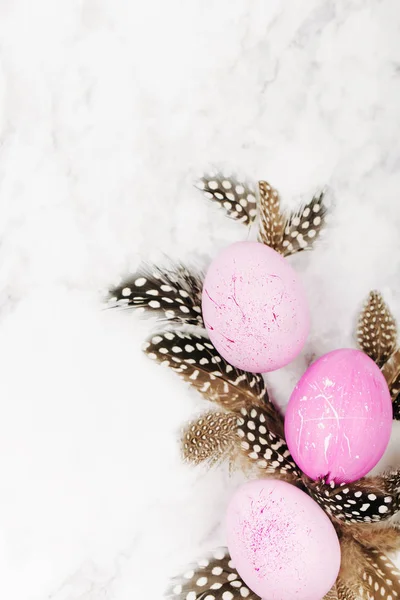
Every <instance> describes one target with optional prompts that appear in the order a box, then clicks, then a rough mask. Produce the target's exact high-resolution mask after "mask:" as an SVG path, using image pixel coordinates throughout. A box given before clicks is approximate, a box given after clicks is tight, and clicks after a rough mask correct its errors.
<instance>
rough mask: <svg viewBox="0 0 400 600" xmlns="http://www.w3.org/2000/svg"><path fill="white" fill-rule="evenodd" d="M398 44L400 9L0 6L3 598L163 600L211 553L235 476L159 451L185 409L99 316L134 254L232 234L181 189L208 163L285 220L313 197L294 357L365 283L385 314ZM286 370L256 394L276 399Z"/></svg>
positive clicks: (166, 378) (291, 4) (292, 374)
mask: <svg viewBox="0 0 400 600" xmlns="http://www.w3.org/2000/svg"><path fill="white" fill-rule="evenodd" d="M399 40H400V5H399V2H398V0H307V1H303V2H296V1H294V0H292V1H290V0H288V1H287V2H281V1H280V0H267V1H266V0H219V1H218V2H205V1H204V0H168V1H165V0H146V1H145V2H143V1H139V0H36V1H35V2H32V1H30V0H0V141H1V143H0V366H1V371H0V407H1V408H0V574H1V575H0V596H1V597H4V598H7V600H128V599H129V600H132V598H146V599H148V600H161V597H162V592H163V590H164V587H165V584H166V581H167V578H168V576H169V575H170V574H171V573H173V572H175V571H176V570H179V569H180V567H181V566H182V565H184V564H185V563H186V562H187V561H188V560H190V559H192V558H194V557H196V556H198V555H199V554H201V553H202V552H203V551H204V550H206V549H208V548H210V547H212V546H214V545H216V544H221V543H224V532H223V528H222V527H221V517H222V515H223V513H224V507H225V505H226V502H227V499H228V498H229V495H230V493H231V492H232V490H233V489H234V488H235V486H236V485H237V483H238V481H239V479H240V477H239V476H238V475H236V476H230V474H229V473H228V470H227V468H226V467H225V466H222V467H220V468H218V469H214V470H212V471H209V472H207V471H203V470H201V469H199V470H194V471H193V470H191V469H189V468H187V467H184V466H182V465H181V464H180V462H179V454H178V448H177V444H176V439H177V435H176V434H177V432H178V431H179V427H180V424H181V422H182V421H183V420H185V419H187V418H188V417H189V416H191V415H192V414H193V412H195V411H197V410H199V409H200V408H201V407H202V401H201V400H200V399H199V398H198V397H197V396H196V395H195V394H192V393H189V391H188V390H187V388H186V387H185V386H184V385H183V384H182V383H181V382H180V381H179V380H178V379H177V378H176V377H175V376H174V375H173V374H170V373H168V372H167V371H165V370H161V369H159V368H157V366H156V365H154V364H153V363H151V362H150V361H147V360H146V359H145V358H144V357H143V356H142V354H141V351H140V345H141V342H142V341H143V339H144V338H145V337H146V335H147V334H148V332H149V331H150V329H151V327H152V323H151V322H149V321H144V322H143V321H140V320H138V319H136V318H135V317H132V316H131V315H127V314H122V313H120V312H119V313H118V312H109V311H104V310H102V304H101V301H102V297H103V292H104V290H105V289H106V288H107V286H108V285H109V284H110V283H112V282H115V281H117V280H118V277H119V276H120V275H121V274H123V273H125V272H126V271H127V270H129V269H133V268H134V267H135V265H136V264H137V263H138V261H139V259H140V258H143V257H144V258H149V257H151V258H157V257H159V256H161V255H162V253H165V254H167V255H170V256H172V257H173V258H174V257H185V258H187V257H190V256H192V259H193V261H195V262H198V263H200V264H205V263H207V261H208V260H209V259H210V257H212V256H213V255H214V254H215V253H216V251H217V249H218V248H219V247H221V246H223V245H225V244H227V243H229V242H231V241H233V240H239V239H244V237H245V236H246V235H247V234H246V232H245V231H244V230H243V229H242V227H241V226H240V225H237V224H235V223H232V222H229V221H228V220H226V219H224V217H223V216H222V215H221V214H220V213H218V212H216V211H214V210H213V208H212V206H210V205H209V204H207V202H206V201H204V200H203V199H202V198H201V196H200V195H199V193H198V192H197V191H196V190H195V189H194V188H193V186H192V182H193V180H194V179H195V178H196V177H197V176H198V175H201V174H202V173H203V172H204V171H205V170H207V168H208V167H209V166H210V165H220V166H225V167H226V168H227V169H228V170H231V171H233V172H243V173H245V174H246V175H247V176H249V177H250V178H253V179H254V180H256V179H257V178H266V179H268V180H269V181H270V182H271V183H272V184H273V185H274V186H275V187H277V188H278V189H279V190H280V192H281V194H282V198H283V201H284V202H285V204H286V205H288V206H289V205H292V206H295V205H296V203H298V202H299V201H300V200H301V199H303V200H304V199H307V198H309V197H310V195H311V194H312V193H313V192H314V191H315V190H316V189H318V188H320V187H321V186H324V185H327V186H329V188H330V190H331V194H332V197H333V198H334V199H335V203H336V208H335V211H334V215H333V218H332V221H331V225H330V229H329V231H328V233H327V235H326V237H325V241H324V243H323V244H321V246H320V247H319V249H318V251H315V252H314V253H308V254H305V255H304V256H299V257H298V258H294V259H293V264H294V265H295V267H296V268H297V269H298V270H299V271H300V272H301V273H302V277H303V278H304V281H305V283H306V286H307V290H308V295H309V302H310V305H311V309H312V315H313V326H312V333H311V336H310V340H309V342H308V345H307V348H306V350H305V352H306V353H310V352H313V353H315V354H317V355H319V354H321V353H323V352H325V351H328V350H330V349H333V348H336V347H341V346H348V345H352V344H353V343H354V342H353V338H352V335H353V329H354V318H355V315H356V312H357V310H358V308H359V306H360V304H361V303H362V301H363V299H364V297H365V296H366V294H367V293H368V291H369V290H370V289H371V288H378V289H380V290H381V291H382V292H384V294H385V297H386V299H387V301H388V302H389V303H390V306H391V308H392V310H393V312H394V313H395V315H396V316H397V318H399V319H400V258H399V251H400V239H399V228H400V146H399V138H400V41H399ZM303 369H304V357H300V358H299V360H297V361H296V362H295V363H294V364H293V365H292V366H291V367H289V368H287V369H284V370H283V371H281V372H278V373H275V374H273V375H271V376H269V377H268V378H267V381H268V383H269V386H270V388H271V389H272V390H273V392H274V396H275V398H276V399H277V401H278V402H279V403H280V404H282V405H284V404H285V402H286V401H287V399H288V395H289V393H290V390H291V389H292V387H293V384H294V382H295V380H296V378H297V377H298V376H299V374H301V372H302V370H303ZM399 459H400V448H399V444H398V443H397V444H396V440H395V439H393V441H392V445H391V448H390V450H389V452H388V454H387V456H386V458H385V460H384V464H395V463H396V462H398V460H399Z"/></svg>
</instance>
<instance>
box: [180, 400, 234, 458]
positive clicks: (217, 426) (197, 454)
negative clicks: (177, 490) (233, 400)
mask: <svg viewBox="0 0 400 600" xmlns="http://www.w3.org/2000/svg"><path fill="white" fill-rule="evenodd" d="M236 432H237V416H236V415H235V414H232V413H221V412H215V411H210V412H207V413H205V414H203V415H201V417H199V418H198V419H196V420H195V421H191V422H190V423H188V424H187V426H186V427H185V429H184V431H183V434H182V455H183V458H184V460H185V461H187V462H189V463H191V464H194V465H198V464H200V463H208V464H209V465H210V466H211V465H214V464H215V463H217V462H219V461H221V460H223V459H225V458H227V457H228V456H229V454H230V453H232V451H233V449H234V447H235V441H236Z"/></svg>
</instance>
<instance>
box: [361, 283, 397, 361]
mask: <svg viewBox="0 0 400 600" xmlns="http://www.w3.org/2000/svg"><path fill="white" fill-rule="evenodd" d="M357 341H358V345H359V346H360V348H361V350H363V351H364V352H365V353H366V354H368V356H370V357H371V358H372V359H373V360H374V361H375V362H376V363H377V365H378V366H379V367H381V366H382V365H383V364H384V363H385V362H386V361H387V360H388V359H389V357H390V356H391V354H392V353H393V352H394V350H395V348H396V345H397V327H396V321H395V319H394V317H393V315H392V313H391V312H390V310H389V307H388V306H387V304H386V303H385V301H384V300H383V298H382V295H381V294H380V293H379V292H377V291H372V292H370V294H369V296H368V300H367V302H366V304H365V306H364V309H363V310H362V312H361V314H360V317H359V320H358V328H357Z"/></svg>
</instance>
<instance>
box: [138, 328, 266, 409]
mask: <svg viewBox="0 0 400 600" xmlns="http://www.w3.org/2000/svg"><path fill="white" fill-rule="evenodd" d="M144 349H145V352H146V353H147V355H148V356H149V357H150V358H152V359H153V360H156V361H157V362H159V363H161V364H164V365H166V366H168V367H169V368H170V369H172V370H173V371H175V372H176V373H178V374H179V375H180V376H181V377H182V378H183V379H184V380H185V381H187V382H188V383H189V384H190V385H191V386H193V387H194V388H196V389H197V390H198V391H199V392H200V393H201V394H202V395H203V396H204V398H206V399H207V400H210V401H212V402H215V403H217V404H220V405H221V406H223V407H224V408H226V409H229V410H235V409H238V408H240V407H241V406H243V405H244V404H246V403H248V402H251V403H255V402H256V401H257V399H258V400H259V401H260V403H261V402H264V401H267V400H268V395H267V392H266V388H265V384H264V380H263V378H262V376H261V375H259V374H253V373H247V372H245V371H241V370H240V369H236V368H235V367H233V366H232V365H230V364H229V363H227V362H226V361H225V360H224V359H223V358H222V357H221V356H220V355H219V353H218V352H217V350H216V349H215V348H214V346H213V345H212V344H211V342H210V340H209V339H208V337H206V335H200V334H197V333H182V332H181V331H162V332H160V333H157V334H155V335H153V336H152V337H151V338H150V339H149V340H148V342H147V343H146V344H145V347H144Z"/></svg>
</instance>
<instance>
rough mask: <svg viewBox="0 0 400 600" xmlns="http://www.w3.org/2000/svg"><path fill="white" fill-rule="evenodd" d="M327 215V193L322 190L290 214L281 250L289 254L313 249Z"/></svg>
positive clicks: (284, 253)
mask: <svg viewBox="0 0 400 600" xmlns="http://www.w3.org/2000/svg"><path fill="white" fill-rule="evenodd" d="M326 215H327V206H326V204H325V194H324V192H321V193H320V194H319V195H316V196H314V197H313V199H312V200H311V201H310V202H308V203H307V204H304V205H303V206H302V207H301V208H300V209H299V210H298V211H296V212H294V213H291V214H290V215H289V217H288V218H287V220H286V223H285V228H284V234H283V238H282V245H281V248H280V250H279V251H280V252H281V253H282V254H283V255H284V256H289V255H291V254H295V253H296V252H300V251H302V250H311V249H312V248H313V246H314V243H315V242H316V240H317V239H318V238H319V236H320V234H321V232H322V230H323V228H324V226H325V221H326Z"/></svg>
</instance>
